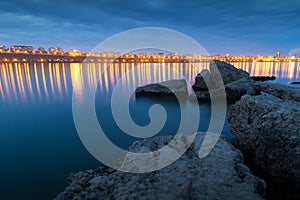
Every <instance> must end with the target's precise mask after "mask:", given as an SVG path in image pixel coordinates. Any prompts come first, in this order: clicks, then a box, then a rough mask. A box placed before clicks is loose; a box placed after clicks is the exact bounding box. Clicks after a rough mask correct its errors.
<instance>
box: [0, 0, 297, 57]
mask: <svg viewBox="0 0 300 200" xmlns="http://www.w3.org/2000/svg"><path fill="white" fill-rule="evenodd" d="M299 15H300V4H299V3H298V1H296V0H286V1H271V0H261V1H239V0H228V1H211V0H202V1H199V0H187V1H173V0H149V1H136V0H122V1H117V0H98V1H95V0H85V1H81V0H52V1H49V0H48V1H44V0H42V1H39V0H27V1H24V0H2V1H1V2H0V17H1V18H0V25H1V27H6V28H5V29H3V30H1V32H2V34H1V35H0V36H1V40H2V41H4V42H7V43H12V41H15V42H22V41H24V42H26V41H27V42H28V43H30V42H34V41H35V43H39V44H41V45H46V44H48V45H49V44H53V45H55V44H56V43H57V44H64V45H65V46H66V47H68V48H70V47H71V46H72V44H73V45H74V46H77V45H78V46H81V47H80V48H85V49H88V48H92V47H93V46H92V45H96V44H97V42H100V41H101V40H104V39H105V38H106V37H108V36H110V35H112V34H115V33H118V32H120V31H125V30H127V29H130V28H137V27H142V26H161V27H166V28H172V29H175V30H177V31H181V32H183V33H185V34H187V35H189V36H192V37H193V38H195V39H196V40H198V41H199V42H204V43H205V44H206V45H207V48H209V49H211V51H212V52H218V49H224V50H222V52H221V53H223V51H226V50H225V49H227V51H231V52H240V51H243V49H248V51H250V50H249V49H251V48H252V51H253V52H256V51H257V49H254V48H257V46H260V48H261V46H264V49H265V51H266V52H271V51H274V49H276V50H277V49H283V50H285V51H288V50H289V49H291V48H293V46H291V45H292V44H293V43H295V40H297V41H299V40H298V33H299V28H298V27H297V25H298V24H299V23H300V18H299V17H298V16H299ZM30 36H31V37H30ZM28 38H30V40H32V41H30V40H29V39H28ZM37 41H39V42H37ZM79 41H80V42H79ZM274 41H275V42H274ZM276 42H278V45H276ZM221 44H222V45H227V46H226V47H223V46H222V47H221V46H220V45H221ZM245 46H247V47H248V46H249V48H244V47H245ZM262 53H263V52H262Z"/></svg>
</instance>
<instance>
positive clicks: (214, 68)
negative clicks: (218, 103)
mask: <svg viewBox="0 0 300 200" xmlns="http://www.w3.org/2000/svg"><path fill="white" fill-rule="evenodd" d="M218 72H219V73H220V75H221V77H222V80H223V83H224V85H225V84H228V83H231V82H233V81H236V80H239V79H242V78H249V74H248V73H247V72H245V71H243V70H241V69H237V68H235V67H234V66H233V65H231V64H229V63H226V62H223V61H218V60H213V61H211V62H210V72H209V71H208V70H203V71H202V72H200V73H199V74H198V75H197V76H196V78H195V84H194V85H193V89H194V91H204V90H207V85H206V83H205V81H204V78H203V77H206V80H208V82H209V84H210V85H211V86H212V87H214V88H218V87H217V86H215V84H214V83H215V82H216V81H215V77H216V74H217V73H218ZM216 85H218V84H216Z"/></svg>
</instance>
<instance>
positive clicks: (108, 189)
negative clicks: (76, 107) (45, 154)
mask: <svg viewBox="0 0 300 200" xmlns="http://www.w3.org/2000/svg"><path fill="white" fill-rule="evenodd" d="M204 136H205V133H198V134H197V135H196V138H195V140H194V142H193V144H192V146H191V147H190V148H189V149H188V150H187V151H186V153H184V155H182V156H181V157H180V158H179V159H178V160H177V161H175V162H174V163H172V164H171V165H169V166H167V167H165V168H163V169H160V170H158V171H153V172H149V173H144V174H134V173H124V172H120V171H115V170H113V169H111V168H108V167H102V168H99V169H97V170H88V171H85V172H79V173H76V174H72V175H71V176H70V177H69V179H68V180H69V181H68V184H69V185H68V187H67V188H66V189H65V191H63V192H62V193H60V194H59V195H58V196H57V197H56V199H57V200H62V199H64V200H67V199H117V200H119V199H147V200H148V199H174V200H175V199H187V200H188V199H249V200H252V199H262V197H261V195H263V194H264V190H265V183H264V181H263V180H261V179H259V178H257V177H255V176H253V175H252V173H251V171H250V170H249V169H248V168H247V167H246V166H245V165H244V164H243V156H242V154H241V152H240V151H239V150H238V149H236V148H234V147H233V146H232V145H231V144H230V143H229V142H228V141H227V140H226V139H224V138H223V137H221V138H220V139H219V141H218V142H217V144H216V146H215V147H214V148H213V150H212V151H211V152H210V153H209V155H208V156H206V157H205V158H203V159H199V157H198V151H199V148H200V146H201V144H202V142H203V139H204ZM171 139H172V136H170V135H165V136H156V137H154V138H151V139H145V140H142V141H139V142H135V143H134V144H133V145H132V146H131V147H130V150H131V151H133V152H145V148H146V149H148V150H151V151H152V150H155V149H158V148H161V147H162V146H164V145H166V143H167V142H168V141H170V140H171Z"/></svg>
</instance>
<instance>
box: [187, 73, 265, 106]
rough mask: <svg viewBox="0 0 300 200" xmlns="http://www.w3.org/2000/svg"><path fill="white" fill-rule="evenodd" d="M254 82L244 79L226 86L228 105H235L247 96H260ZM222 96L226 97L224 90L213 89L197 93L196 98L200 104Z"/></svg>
mask: <svg viewBox="0 0 300 200" xmlns="http://www.w3.org/2000/svg"><path fill="white" fill-rule="evenodd" d="M254 83H255V82H254V81H253V80H251V79H250V78H242V79H239V80H237V81H234V82H231V83H228V84H226V85H225V93H226V99H227V102H228V103H234V102H236V101H238V100H240V99H241V97H242V96H243V95H245V94H249V95H257V94H259V92H258V90H256V89H255V87H254ZM221 95H224V90H222V89H211V90H209V91H208V90H205V91H196V92H195V94H192V95H191V96H195V97H196V98H197V100H198V101H199V102H210V100H211V99H210V98H211V96H212V97H214V98H218V97H220V96H221ZM190 99H192V98H190Z"/></svg>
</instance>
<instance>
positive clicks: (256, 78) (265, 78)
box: [250, 76, 276, 81]
mask: <svg viewBox="0 0 300 200" xmlns="http://www.w3.org/2000/svg"><path fill="white" fill-rule="evenodd" d="M250 78H251V79H252V80H254V81H269V80H275V79H276V77H275V76H251V77H250Z"/></svg>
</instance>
